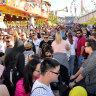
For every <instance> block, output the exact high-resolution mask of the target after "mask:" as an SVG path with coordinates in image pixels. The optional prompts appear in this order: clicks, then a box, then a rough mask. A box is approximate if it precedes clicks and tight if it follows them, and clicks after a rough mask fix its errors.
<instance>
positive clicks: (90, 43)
mask: <svg viewBox="0 0 96 96" xmlns="http://www.w3.org/2000/svg"><path fill="white" fill-rule="evenodd" d="M84 48H85V52H86V53H88V54H89V56H88V59H87V60H86V62H85V63H84V64H83V65H82V67H81V68H80V69H79V71H78V72H77V73H76V74H75V75H74V78H76V77H77V76H78V77H77V78H76V79H75V80H74V81H73V82H71V83H70V84H69V86H70V88H72V87H73V86H75V85H76V84H77V83H79V82H80V81H81V80H82V79H84V78H85V83H86V89H87V91H88V94H89V95H88V96H96V74H95V73H96V41H94V40H92V39H88V40H86V42H85V46H84ZM71 79H73V78H72V77H71Z"/></svg>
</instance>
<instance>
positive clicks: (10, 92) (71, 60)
mask: <svg viewBox="0 0 96 96" xmlns="http://www.w3.org/2000/svg"><path fill="white" fill-rule="evenodd" d="M28 30H29V29H28ZM82 57H83V58H84V59H83V60H82V62H80V61H79V58H82ZM95 59H96V27H94V26H92V27H90V26H88V27H84V26H83V25H80V24H72V25H57V26H55V27H45V26H44V27H41V28H38V27H34V26H32V28H31V29H30V32H27V30H26V31H24V30H23V31H20V30H19V31H18V30H16V29H14V30H12V32H5V31H4V30H0V61H1V65H3V66H4V71H3V73H2V76H1V78H0V80H1V84H0V86H4V87H6V90H7V91H6V92H3V91H0V94H5V95H2V96H54V95H55V93H54V91H53V89H51V84H52V82H64V83H65V85H66V86H68V87H69V88H70V89H71V88H73V87H74V86H76V85H78V83H79V82H80V81H81V80H82V79H85V86H83V87H85V89H86V90H87V92H88V96H95V95H96V75H95V72H96V68H95V67H96V62H95ZM76 66H77V67H76ZM75 68H76V70H77V72H76V73H75V72H74V70H75ZM71 81H72V82H71ZM58 84H59V83H58ZM81 86H82V85H81ZM2 88H3V87H2ZM2 90H3V89H2ZM58 90H59V94H60V96H63V95H64V92H63V93H62V94H61V93H60V92H61V90H62V88H60V86H59V89H58ZM2 92H3V93H2ZM6 94H7V95H6ZM65 96H68V94H65ZM74 96H75V95H74Z"/></svg>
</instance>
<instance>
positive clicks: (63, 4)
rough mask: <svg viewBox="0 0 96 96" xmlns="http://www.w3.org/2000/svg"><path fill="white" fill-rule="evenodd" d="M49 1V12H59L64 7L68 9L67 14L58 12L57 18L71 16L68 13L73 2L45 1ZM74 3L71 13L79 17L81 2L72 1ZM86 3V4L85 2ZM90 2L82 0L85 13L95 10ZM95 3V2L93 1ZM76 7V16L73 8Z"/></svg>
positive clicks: (60, 0)
mask: <svg viewBox="0 0 96 96" xmlns="http://www.w3.org/2000/svg"><path fill="white" fill-rule="evenodd" d="M46 1H49V2H50V3H51V10H60V9H63V8H65V7H66V6H67V7H68V11H69V12H64V11H58V13H57V14H58V16H60V17H64V16H70V15H72V13H70V5H71V3H72V1H73V0H46ZM74 1H76V3H75V5H74V4H73V5H72V11H73V15H77V16H80V14H81V0H74ZM86 1H87V2H86ZM91 1H92V0H83V6H84V8H85V10H86V12H87V13H88V12H90V11H92V10H93V9H96V8H95V6H94V3H93V2H91ZM93 1H94V2H95V3H96V0H93ZM74 6H76V14H75V11H74V9H75V7H74Z"/></svg>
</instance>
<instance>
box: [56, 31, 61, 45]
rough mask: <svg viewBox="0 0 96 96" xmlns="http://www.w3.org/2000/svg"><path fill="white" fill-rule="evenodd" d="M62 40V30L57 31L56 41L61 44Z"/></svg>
mask: <svg viewBox="0 0 96 96" xmlns="http://www.w3.org/2000/svg"><path fill="white" fill-rule="evenodd" d="M62 40H63V39H62V34H61V32H56V34H55V41H56V43H57V44H59V43H61V41H62Z"/></svg>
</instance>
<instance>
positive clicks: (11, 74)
mask: <svg viewBox="0 0 96 96" xmlns="http://www.w3.org/2000/svg"><path fill="white" fill-rule="evenodd" d="M19 54H20V53H17V54H16V56H15V57H14V60H12V61H10V64H9V65H8V66H7V68H5V72H4V84H5V85H6V86H7V87H10V88H15V87H16V83H17V81H18V80H19V71H18V70H17V63H18V57H19Z"/></svg>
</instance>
